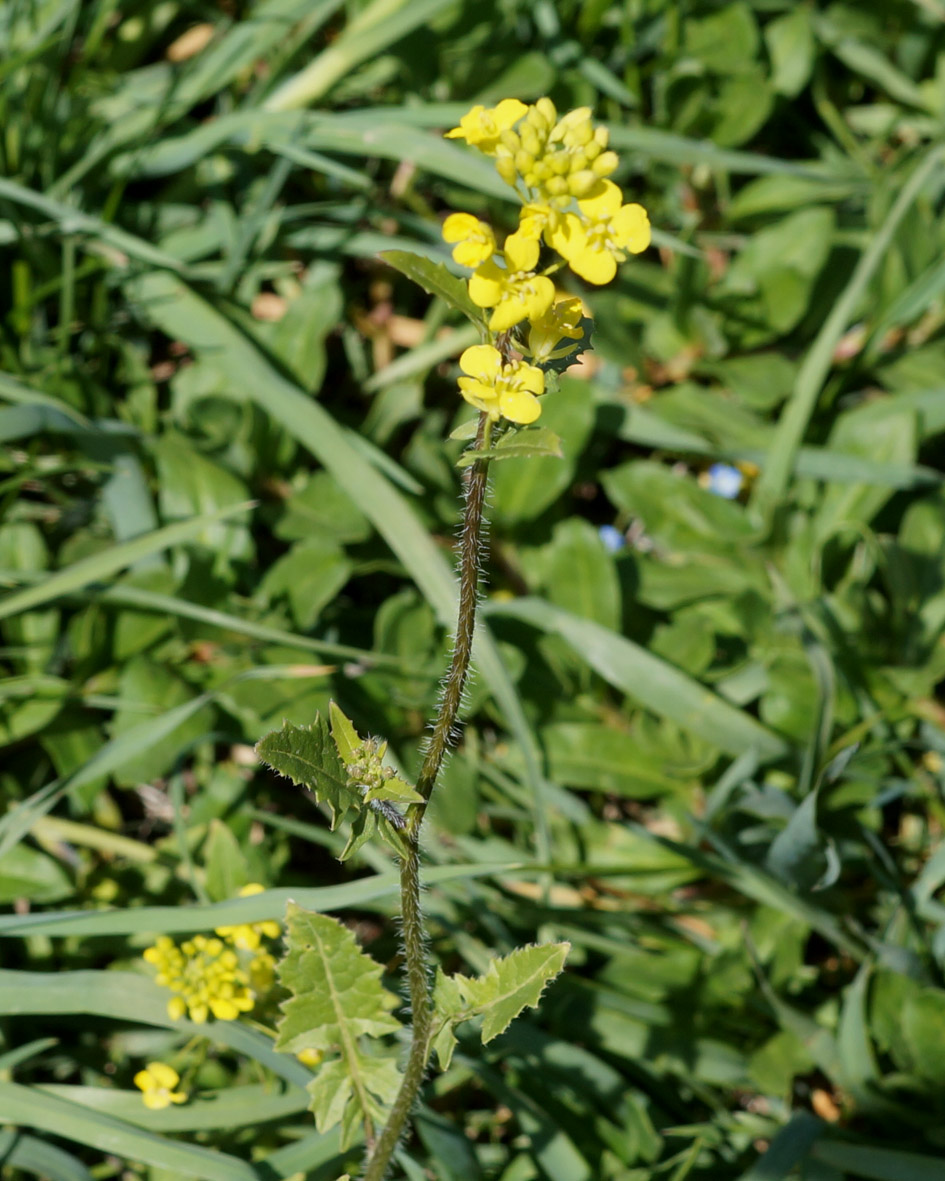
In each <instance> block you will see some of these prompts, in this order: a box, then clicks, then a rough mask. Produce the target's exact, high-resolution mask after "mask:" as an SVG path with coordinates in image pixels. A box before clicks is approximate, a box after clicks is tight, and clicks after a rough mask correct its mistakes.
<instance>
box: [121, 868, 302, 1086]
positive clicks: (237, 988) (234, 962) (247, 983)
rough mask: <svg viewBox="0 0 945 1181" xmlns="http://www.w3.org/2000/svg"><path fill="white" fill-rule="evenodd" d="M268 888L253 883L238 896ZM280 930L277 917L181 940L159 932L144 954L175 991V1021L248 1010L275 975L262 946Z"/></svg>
mask: <svg viewBox="0 0 945 1181" xmlns="http://www.w3.org/2000/svg"><path fill="white" fill-rule="evenodd" d="M263 889H264V887H263V886H261V885H259V883H258V882H252V883H250V885H248V886H244V887H243V888H242V889H241V890H240V892H239V896H240V897H241V898H246V897H249V896H251V895H253V894H259V893H261V892H262V891H263ZM281 933H282V928H281V927H280V925H279V924H278V923H277V922H275V921H274V920H272V919H265V920H263V921H262V922H258V923H238V924H235V925H233V926H227V927H217V929H216V936H217V937H216V938H208V937H207V936H206V935H195V936H194V937H193V939H187V940H185V941H184V942H183V943H181V944H180V945H178V944H176V943H175V942H174V940H173V939H171V938H169V937H168V936H167V935H161V936H159V938H158V939H157V941H156V942H155V944H154V946H153V947H148V948H146V949H145V951H144V959H145V960H146V961H147V963H149V964H151V965H152V967H155V968H156V969H157V976H156V980H157V983H158V984H160V985H161V986H162V987H164V988H169V989H170V990H171V992H172V993H174V996H173V997H172V998H171V999H170V1000H169V1001H168V1002H167V1014H168V1016H169V1017H170V1018H171V1020H172V1021H177V1020H179V1019H180V1018H181V1017H189V1018H190V1020H191V1021H194V1022H196V1023H197V1024H198V1025H202V1024H203V1023H204V1022H205V1021H206V1020H207V1018H208V1017H209V1016H210V1014H211V1013H212V1014H213V1016H214V1017H216V1018H217V1020H219V1021H235V1020H236V1019H237V1017H239V1015H240V1013H248V1012H249V1011H250V1009H252V1008H253V1006H254V1005H255V1003H256V998H257V997H258V996H261V995H262V994H263V993H265V992H268V991H269V989H270V988H271V987H272V985H273V981H274V980H275V968H276V961H275V959H274V958H273V956H272V955H271V954H270V953H269V952H268V951H266V950H265V949H264V948H263V947H261V946H260V944H261V942H262V939H263V937H264V936H265V937H266V938H269V939H275V938H277V937H278V936H279V935H280V934H281ZM175 1102H176V1100H175Z"/></svg>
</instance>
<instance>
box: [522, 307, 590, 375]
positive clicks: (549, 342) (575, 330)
mask: <svg viewBox="0 0 945 1181" xmlns="http://www.w3.org/2000/svg"><path fill="white" fill-rule="evenodd" d="M583 314H584V309H583V307H582V305H581V301H580V300H579V299H577V298H576V297H575V296H568V297H567V298H566V299H559V300H558V302H557V303H556V304H555V305H554V307H551V308H549V309H548V311H547V312H545V314H544V315H543V316H540V317H539V318H538V319H537V320H533V321H532V322H531V326H530V327H529V329H528V352H529V353H530V354H531V357H532V359H533V360H535V361H539V362H541V361H551V360H554V359H555V358H557V357H566V356H567V355H568V353H573V352H574V350H575V349H576V348H577V342H578V341H579V340H581V338H582V337H583V336H584V329H583V328H581V327H580V324H581V316H582V315H583ZM568 342H570V343H568Z"/></svg>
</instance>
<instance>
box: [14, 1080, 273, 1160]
mask: <svg viewBox="0 0 945 1181" xmlns="http://www.w3.org/2000/svg"><path fill="white" fill-rule="evenodd" d="M0 1111H2V1112H3V1118H4V1119H5V1120H8V1121H9V1122H10V1123H15V1124H20V1125H22V1126H24V1127H27V1128H37V1129H40V1130H42V1131H44V1132H52V1133H53V1134H54V1135H56V1136H59V1137H63V1138H65V1139H67V1140H72V1141H74V1142H75V1143H76V1144H85V1145H87V1146H88V1147H89V1148H95V1149H97V1150H98V1151H99V1152H103V1153H107V1154H109V1155H114V1156H117V1157H120V1158H121V1157H123V1158H125V1159H126V1160H133V1161H141V1162H142V1163H144V1164H147V1165H153V1166H154V1167H155V1168H158V1169H166V1170H167V1171H168V1172H170V1173H171V1175H172V1176H176V1177H198V1178H201V1181H257V1179H258V1177H259V1174H258V1173H257V1172H256V1170H255V1169H254V1168H252V1166H251V1165H248V1164H247V1163H246V1162H245V1161H241V1160H237V1159H236V1157H233V1156H227V1155H226V1154H225V1153H222V1152H220V1151H219V1150H218V1149H215V1148H214V1149H210V1148H201V1147H199V1146H198V1145H195V1144H184V1143H182V1142H181V1141H179V1140H168V1139H167V1138H166V1137H163V1136H156V1135H155V1134H154V1133H153V1132H145V1131H143V1130H141V1129H140V1128H135V1127H133V1126H132V1125H131V1124H127V1123H125V1122H124V1120H119V1119H115V1118H114V1116H109V1115H103V1114H102V1113H100V1112H96V1111H92V1110H91V1109H90V1108H88V1107H81V1106H79V1104H77V1103H70V1102H69V1100H67V1099H63V1098H61V1097H60V1096H58V1095H49V1094H44V1093H43V1092H41V1091H39V1090H36V1089H34V1088H32V1087H23V1086H20V1085H19V1084H18V1083H7V1082H2V1081H0Z"/></svg>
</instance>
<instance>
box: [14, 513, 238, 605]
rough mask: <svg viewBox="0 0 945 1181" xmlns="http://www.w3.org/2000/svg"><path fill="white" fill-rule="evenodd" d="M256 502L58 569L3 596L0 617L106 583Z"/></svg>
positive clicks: (168, 528) (159, 531)
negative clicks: (113, 576)
mask: <svg viewBox="0 0 945 1181" xmlns="http://www.w3.org/2000/svg"><path fill="white" fill-rule="evenodd" d="M252 507H253V502H252V501H248V502H247V503H245V504H236V505H229V506H227V507H226V508H223V509H219V510H218V511H217V512H214V513H206V514H205V515H203V516H200V517H194V518H192V519H191V520H189V521H178V522H175V524H173V525H165V526H164V527H163V528H162V529H157V530H155V531H154V532H153V533H146V534H144V535H143V536H142V537H135V538H133V539H132V540H131V541H124V542H122V543H121V544H120V545H113V546H112V547H111V548H110V549H107V550H103V551H102V552H101V553H97V554H92V555H90V556H89V557H88V558H81V559H80V560H79V561H78V562H74V563H73V564H72V565H71V566H67V567H66V568H65V569H64V570H57V571H56V573H55V574H50V575H49V577H48V578H45V579H43V581H42V582H39V583H36V584H35V585H34V586H29V587H25V588H24V589H23V590H18V591H14V593H13V594H12V595H6V596H5V597H4V598H2V599H0V619H9V617H10V616H11V615H18V614H21V613H22V612H23V611H31V610H32V609H33V608H35V607H39V606H42V605H44V604H46V603H50V602H52V601H53V600H54V599H59V598H62V597H63V595H68V594H71V593H73V592H74V591H78V590H81V589H82V588H83V587H86V586H88V585H89V583H93V582H105V581H107V580H108V579H109V578H110V577H111V576H112V575H113V574H116V573H117V572H118V571H119V570H124V569H126V568H127V567H128V566H133V565H134V564H135V562H138V561H140V560H141V559H142V558H145V557H148V556H149V555H150V554H155V553H158V552H160V551H161V550H165V549H169V548H170V547H171V546H174V545H180V544H181V542H184V541H190V540H192V539H193V537H194V536H195V535H196V534H198V533H200V531H201V530H202V529H204V528H206V526H207V525H212V524H214V523H216V522H217V521H222V520H225V519H226V518H228V517H234V516H236V515H237V514H238V513H245V512H248V511H249V510H250V509H251V508H252Z"/></svg>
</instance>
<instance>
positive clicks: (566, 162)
mask: <svg viewBox="0 0 945 1181" xmlns="http://www.w3.org/2000/svg"><path fill="white" fill-rule="evenodd" d="M546 159H547V160H548V165H549V167H550V169H551V174H552V176H565V175H567V173H569V172H570V171H571V157H570V156H569V155H568V153H567V152H555V154H554V155H553V156H548V157H546Z"/></svg>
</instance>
